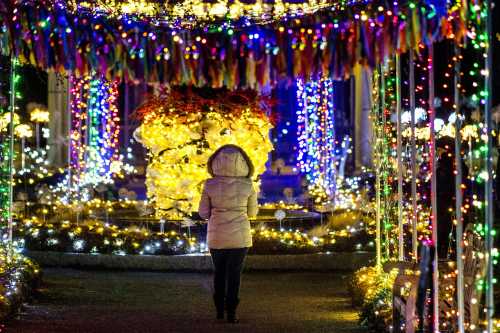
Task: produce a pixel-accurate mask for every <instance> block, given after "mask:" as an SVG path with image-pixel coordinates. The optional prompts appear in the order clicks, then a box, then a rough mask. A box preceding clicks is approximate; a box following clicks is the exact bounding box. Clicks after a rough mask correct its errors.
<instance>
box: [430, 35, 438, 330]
mask: <svg viewBox="0 0 500 333" xmlns="http://www.w3.org/2000/svg"><path fill="white" fill-rule="evenodd" d="M433 62H434V45H433V44H432V43H431V44H430V45H429V54H428V67H427V69H428V71H429V119H430V142H429V144H430V162H431V210H432V212H431V224H432V243H433V245H434V261H433V272H432V281H433V294H432V299H433V302H432V303H433V311H432V313H433V320H434V322H433V326H434V327H433V330H434V332H436V333H439V270H438V250H437V249H438V243H437V241H438V234H437V228H438V220H437V198H436V137H435V132H434V120H435V118H436V113H435V110H434V63H433Z"/></svg>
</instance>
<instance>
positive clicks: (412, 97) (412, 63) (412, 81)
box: [409, 49, 418, 262]
mask: <svg viewBox="0 0 500 333" xmlns="http://www.w3.org/2000/svg"><path fill="white" fill-rule="evenodd" d="M409 62H410V64H409V65H410V113H411V125H410V126H411V203H412V216H411V226H412V254H413V260H414V261H415V262H417V261H418V234H417V223H418V220H417V216H418V211H417V209H418V208H417V142H416V137H415V126H416V120H415V118H416V117H415V60H414V51H413V49H411V50H410V59H409Z"/></svg>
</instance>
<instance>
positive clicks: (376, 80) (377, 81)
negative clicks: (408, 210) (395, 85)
mask: <svg viewBox="0 0 500 333" xmlns="http://www.w3.org/2000/svg"><path fill="white" fill-rule="evenodd" d="M382 79H383V77H382V66H381V65H380V66H378V67H377V68H376V69H375V70H374V71H373V104H372V108H373V110H372V114H373V117H374V119H373V124H374V125H375V124H376V125H375V130H374V131H373V136H374V148H375V149H374V152H375V154H374V157H375V228H376V230H375V249H376V267H377V269H379V270H380V269H381V268H382V239H381V238H382V237H381V236H382V235H381V230H380V227H381V223H380V220H381V213H380V210H381V202H380V169H381V164H382V163H381V158H382V157H381V149H380V143H381V140H382V139H381V138H380V134H381V133H380V126H379V125H378V121H379V112H380V110H381V104H380V85H381V80H382Z"/></svg>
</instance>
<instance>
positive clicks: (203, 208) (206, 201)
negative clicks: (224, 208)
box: [198, 183, 212, 220]
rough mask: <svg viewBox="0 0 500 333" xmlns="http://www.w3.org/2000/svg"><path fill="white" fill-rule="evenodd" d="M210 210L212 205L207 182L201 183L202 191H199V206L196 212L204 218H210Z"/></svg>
mask: <svg viewBox="0 0 500 333" xmlns="http://www.w3.org/2000/svg"><path fill="white" fill-rule="evenodd" d="M211 211H212V206H211V204H210V197H209V196H208V192H207V184H206V183H205V185H203V192H202V193H201V200H200V206H199V208H198V214H200V217H201V218H202V219H204V220H208V219H209V218H210V213H211Z"/></svg>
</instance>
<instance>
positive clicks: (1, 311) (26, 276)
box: [0, 247, 41, 321]
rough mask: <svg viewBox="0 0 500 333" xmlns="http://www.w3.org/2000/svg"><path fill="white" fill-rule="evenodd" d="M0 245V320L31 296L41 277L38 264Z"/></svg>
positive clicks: (14, 311)
mask: <svg viewBox="0 0 500 333" xmlns="http://www.w3.org/2000/svg"><path fill="white" fill-rule="evenodd" d="M9 252H10V251H9V250H8V249H7V248H5V247H0V321H3V320H5V319H6V318H7V317H9V316H11V315H13V314H15V313H16V312H17V311H18V310H19V309H20V307H21V306H22V304H23V302H25V301H26V300H27V299H29V298H30V297H31V294H32V293H33V292H34V290H35V289H36V288H37V286H38V285H39V283H40V279H41V272H40V268H39V267H38V265H36V264H35V263H33V262H32V261H31V260H29V259H28V258H26V257H24V256H22V255H20V254H18V253H15V252H13V253H9Z"/></svg>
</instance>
